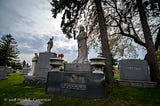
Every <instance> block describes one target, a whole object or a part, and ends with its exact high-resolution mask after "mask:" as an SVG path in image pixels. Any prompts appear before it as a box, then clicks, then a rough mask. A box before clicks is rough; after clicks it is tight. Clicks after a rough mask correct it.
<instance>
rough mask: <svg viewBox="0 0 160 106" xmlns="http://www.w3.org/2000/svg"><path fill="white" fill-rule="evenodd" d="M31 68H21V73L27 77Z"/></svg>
mask: <svg viewBox="0 0 160 106" xmlns="http://www.w3.org/2000/svg"><path fill="white" fill-rule="evenodd" d="M30 70H31V68H30V67H29V66H25V67H23V69H22V71H21V73H22V74H24V75H27V74H28V73H29V72H30Z"/></svg>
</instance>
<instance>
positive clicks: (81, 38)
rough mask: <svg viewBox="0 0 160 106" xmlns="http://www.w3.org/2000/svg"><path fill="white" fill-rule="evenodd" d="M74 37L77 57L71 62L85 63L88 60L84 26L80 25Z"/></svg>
mask: <svg viewBox="0 0 160 106" xmlns="http://www.w3.org/2000/svg"><path fill="white" fill-rule="evenodd" d="M74 38H75V39H77V43H78V57H77V59H76V60H74V61H73V63H85V62H87V61H88V49H87V33H86V32H85V31H84V27H83V26H82V25H81V26H80V31H79V35H78V36H77V37H75V35H74Z"/></svg>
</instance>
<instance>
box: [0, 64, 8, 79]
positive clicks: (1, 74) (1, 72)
mask: <svg viewBox="0 0 160 106" xmlns="http://www.w3.org/2000/svg"><path fill="white" fill-rule="evenodd" d="M6 78H7V67H6V66H0V80H3V79H6Z"/></svg>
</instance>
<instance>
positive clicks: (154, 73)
mask: <svg viewBox="0 0 160 106" xmlns="http://www.w3.org/2000/svg"><path fill="white" fill-rule="evenodd" d="M137 6H138V11H139V15H140V20H141V24H142V28H143V33H144V38H145V42H146V49H147V58H146V59H147V61H148V64H149V67H150V73H151V80H152V81H156V82H158V84H159V83H160V78H159V77H160V74H159V70H158V63H157V58H156V54H155V46H154V43H153V39H152V35H151V31H150V28H149V25H148V22H147V17H146V12H145V10H144V8H143V4H142V0H137Z"/></svg>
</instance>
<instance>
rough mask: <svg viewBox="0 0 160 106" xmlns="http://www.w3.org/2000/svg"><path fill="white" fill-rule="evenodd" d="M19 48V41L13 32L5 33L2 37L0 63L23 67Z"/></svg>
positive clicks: (0, 40) (0, 41)
mask: <svg viewBox="0 0 160 106" xmlns="http://www.w3.org/2000/svg"><path fill="white" fill-rule="evenodd" d="M18 54H19V50H18V48H17V42H16V41H15V39H14V38H13V36H12V35H11V34H8V35H4V36H2V37H1V39H0V65H1V66H12V68H21V64H20V63H19V61H18V60H17V59H18Z"/></svg>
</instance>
